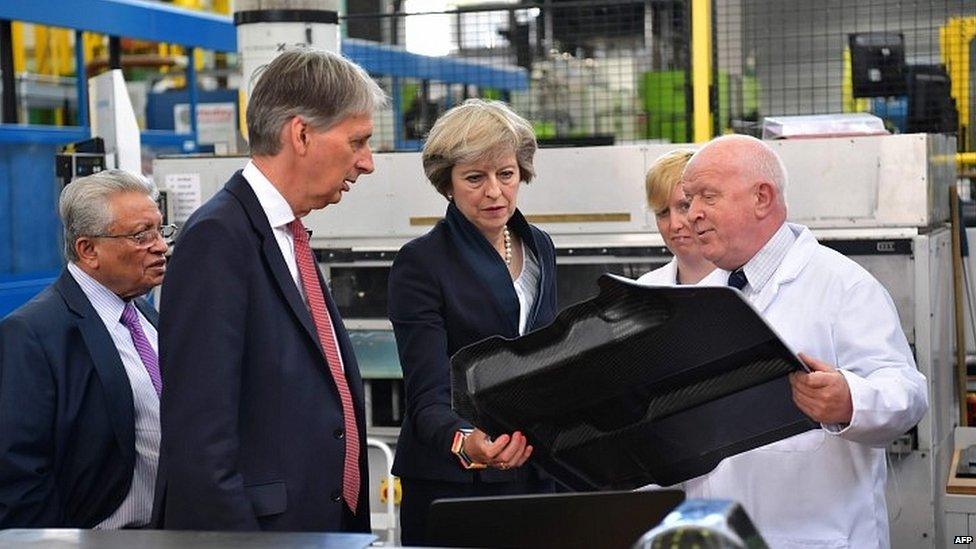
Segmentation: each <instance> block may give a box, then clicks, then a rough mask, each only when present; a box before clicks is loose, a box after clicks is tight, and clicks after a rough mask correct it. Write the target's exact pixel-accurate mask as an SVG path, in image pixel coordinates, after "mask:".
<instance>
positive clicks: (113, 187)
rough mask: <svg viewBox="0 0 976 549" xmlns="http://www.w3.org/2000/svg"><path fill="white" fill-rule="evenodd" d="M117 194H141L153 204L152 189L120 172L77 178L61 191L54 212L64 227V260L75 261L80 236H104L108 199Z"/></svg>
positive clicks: (140, 179)
mask: <svg viewBox="0 0 976 549" xmlns="http://www.w3.org/2000/svg"><path fill="white" fill-rule="evenodd" d="M121 193H142V194H145V195H146V196H148V197H149V198H151V199H153V200H156V197H157V196H159V191H158V190H157V189H156V185H155V184H154V183H153V182H152V181H150V180H149V179H146V178H144V177H142V176H141V175H136V174H134V173H131V172H127V171H124V170H105V171H101V172H98V173H95V174H92V175H88V176H85V177H79V178H78V179H75V180H74V181H72V182H71V183H69V184H68V185H67V186H66V187H65V188H64V190H62V191H61V198H60V199H59V200H58V212H59V213H60V214H61V223H62V225H64V257H65V259H67V260H68V261H77V260H78V254H77V253H76V252H75V242H76V241H77V240H78V238H79V237H82V236H94V235H99V234H105V233H106V232H107V231H108V229H109V227H110V226H111V225H112V222H113V221H115V220H114V219H113V217H114V216H113V215H112V208H111V206H110V204H109V202H110V201H111V199H112V197H113V196H115V195H118V194H121Z"/></svg>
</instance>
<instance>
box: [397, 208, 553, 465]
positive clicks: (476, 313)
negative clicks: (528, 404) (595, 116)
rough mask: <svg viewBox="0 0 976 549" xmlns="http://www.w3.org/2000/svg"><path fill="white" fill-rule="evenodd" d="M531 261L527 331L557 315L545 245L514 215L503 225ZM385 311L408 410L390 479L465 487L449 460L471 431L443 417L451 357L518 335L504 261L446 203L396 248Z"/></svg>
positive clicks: (447, 409)
mask: <svg viewBox="0 0 976 549" xmlns="http://www.w3.org/2000/svg"><path fill="white" fill-rule="evenodd" d="M508 226H509V228H510V230H513V231H514V232H516V233H517V234H518V235H519V236H520V237H521V238H522V240H523V241H524V242H525V243H526V244H527V245H528V247H529V248H531V249H532V251H533V253H535V256H536V258H537V259H538V261H539V266H540V271H541V276H540V280H539V293H538V295H537V297H536V301H535V304H534V305H533V308H532V311H531V312H530V314H529V319H528V322H527V328H526V331H531V330H534V329H537V328H540V327H542V326H545V325H547V324H549V323H550V322H551V321H552V319H553V317H554V316H555V313H556V276H555V275H556V254H555V248H554V247H553V244H552V240H551V239H550V238H549V235H547V234H546V233H544V232H543V231H541V230H539V229H537V228H536V227H533V226H531V225H529V224H528V223H527V222H526V221H525V218H524V217H523V216H522V214H521V213H519V212H518V210H516V211H515V214H514V215H513V216H512V218H511V220H510V221H509V223H508ZM388 295H389V312H390V320H391V321H392V323H393V330H394V332H395V334H396V341H397V349H398V351H399V354H400V365H401V367H402V368H403V379H404V387H405V391H406V412H405V414H404V419H403V426H402V428H401V430H400V438H399V440H398V441H397V451H396V457H395V459H394V462H393V472H394V474H396V475H399V476H401V477H404V478H409V479H422V480H437V481H450V482H473V479H474V474H473V473H472V472H471V471H467V470H464V469H462V468H461V466H460V464H459V463H458V460H457V458H456V457H455V456H454V455H453V454H451V451H450V450H451V443H452V441H453V438H454V433H455V432H456V431H457V430H458V429H460V428H462V427H465V428H467V427H471V425H470V424H468V422H466V421H464V420H462V419H461V418H460V417H459V416H458V415H457V414H456V413H454V411H453V410H452V409H451V385H450V357H451V355H453V354H454V353H455V352H456V351H457V350H458V349H460V348H461V347H464V346H465V345H469V344H471V343H474V342H476V341H480V340H482V339H484V338H486V337H489V336H494V335H501V336H505V337H509V338H514V337H517V336H518V311H519V304H518V297H517V295H516V294H515V288H514V286H513V284H512V279H511V275H509V273H508V268H507V266H506V265H505V262H504V261H503V260H502V258H501V257H499V255H498V253H497V252H496V251H494V249H493V248H492V247H491V245H490V244H489V243H488V241H487V240H486V239H485V238H484V237H483V236H481V234H480V233H479V232H478V231H477V229H476V228H475V227H474V226H473V225H472V224H471V223H470V222H469V221H467V219H465V218H464V216H463V215H462V214H461V213H460V211H458V209H457V207H456V206H455V205H454V204H453V203H451V204H450V205H449V206H448V211H447V216H446V217H445V219H444V220H441V221H439V222H438V223H437V225H435V226H434V228H433V229H431V231H430V232H428V233H427V234H426V235H424V236H421V237H420V238H417V239H415V240H412V241H411V242H409V243H407V244H406V245H404V246H403V247H402V248H401V249H400V251H399V252H398V253H397V256H396V258H395V259H394V261H393V268H392V270H391V272H390V280H389V292H388ZM530 475H536V472H535V470H534V469H533V468H531V467H522V468H519V469H514V470H511V471H499V470H497V469H488V470H483V471H481V472H480V473H479V476H480V479H481V480H484V481H488V482H506V481H522V480H528V479H529V478H530Z"/></svg>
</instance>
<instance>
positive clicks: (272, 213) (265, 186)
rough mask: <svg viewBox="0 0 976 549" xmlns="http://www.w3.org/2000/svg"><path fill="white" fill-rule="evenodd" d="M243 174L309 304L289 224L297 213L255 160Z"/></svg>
mask: <svg viewBox="0 0 976 549" xmlns="http://www.w3.org/2000/svg"><path fill="white" fill-rule="evenodd" d="M241 175H243V176H244V179H246V180H247V183H248V184H249V185H250V186H251V190H252V191H254V194H255V196H257V197H258V203H259V204H261V209H262V210H264V215H265V216H267V218H268V224H269V225H271V233H272V234H274V237H275V241H276V242H277V243H278V249H279V250H281V256H282V257H284V258H285V265H287V266H288V272H289V273H291V279H292V280H293V281H294V282H295V287H297V288H298V293H299V294H300V295H301V296H302V301H304V302H305V306H306V307H308V297H307V296H306V295H305V288H304V287H303V286H302V277H301V274H299V272H298V262H297V261H296V260H295V237H293V236H292V235H291V229H289V228H288V224H289V223H291V222H292V221H294V220H295V219H296V217H295V213H294V212H293V211H292V209H291V206H290V205H288V201H287V200H285V197H284V196H282V195H281V193H280V192H279V191H278V189H277V188H276V187H275V186H274V185H272V184H271V181H270V180H268V178H267V177H265V175H264V174H263V173H261V170H259V169H258V167H257V166H255V165H254V161H248V163H247V166H244V170H243V171H242V172H241ZM316 268H317V266H316ZM323 291H324V289H323ZM335 324H336V319H332V325H333V330H332V337H333V338H335V337H336V335H335V333H336V330H335V329H334V326H335ZM335 346H336V349H338V348H339V340H338V339H335ZM339 362H340V363H341V364H340V365H341V366H342V368H343V369H345V367H346V366H345V362H344V361H342V360H341V355H340V360H339Z"/></svg>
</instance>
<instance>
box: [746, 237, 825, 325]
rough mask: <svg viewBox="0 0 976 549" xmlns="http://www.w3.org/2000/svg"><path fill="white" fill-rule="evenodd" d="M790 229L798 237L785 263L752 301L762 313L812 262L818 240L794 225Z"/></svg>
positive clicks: (784, 260) (780, 265)
mask: <svg viewBox="0 0 976 549" xmlns="http://www.w3.org/2000/svg"><path fill="white" fill-rule="evenodd" d="M789 227H790V230H792V231H793V234H794V235H795V236H796V240H795V241H794V242H793V245H792V246H791V247H790V249H789V251H788V252H786V255H785V256H784V257H783V261H782V262H781V263H780V264H779V266H778V267H777V268H776V272H774V273H773V276H771V277H770V279H769V282H767V283H766V287H765V288H763V291H762V292H760V293H759V295H757V296H756V297H755V298H754V299H753V301H752V305H753V307H755V308H756V310H757V311H759V312H760V313H763V312H765V311H766V309H767V308H769V306H770V304H772V302H773V301H774V300H775V299H776V296H777V294H779V290H780V287H781V286H783V285H784V284H788V283H790V282H792V281H793V280H795V279H796V277H797V276H799V274H800V271H802V270H803V267H805V266H806V264H807V262H809V261H810V258H811V257H812V255H813V251H814V246H815V245H816V244H817V240H816V239H815V238H814V237H813V234H812V233H811V232H810V231H809V230H808V229H805V228H803V227H801V226H799V225H793V224H789Z"/></svg>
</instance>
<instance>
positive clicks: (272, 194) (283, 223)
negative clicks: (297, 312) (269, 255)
mask: <svg viewBox="0 0 976 549" xmlns="http://www.w3.org/2000/svg"><path fill="white" fill-rule="evenodd" d="M241 175H243V176H244V179H246V180H247V183H248V184H249V185H250V186H251V190H252V191H254V194H255V195H256V196H257V197H258V203H259V204H261V209H262V210H264V215H266V216H268V223H269V224H270V225H271V233H272V234H274V237H275V241H276V242H277V243H278V248H279V249H280V250H281V256H282V257H284V258H285V265H287V266H288V272H289V273H291V279H292V280H294V281H295V286H296V287H298V293H299V294H301V296H302V300H303V301H306V304H307V300H306V298H305V289H304V288H303V287H302V277H301V275H299V274H298V263H297V262H296V261H295V238H294V237H293V236H292V235H291V230H289V229H288V224H289V223H291V222H292V221H294V220H295V212H293V211H291V206H289V205H288V201H287V200H285V197H283V196H281V193H280V192H278V189H276V188H275V186H274V185H272V184H271V181H269V180H268V178H267V177H265V176H264V174H263V173H261V170H259V169H258V167H257V166H255V165H254V162H253V161H248V163H247V166H244V171H243V172H241Z"/></svg>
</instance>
